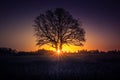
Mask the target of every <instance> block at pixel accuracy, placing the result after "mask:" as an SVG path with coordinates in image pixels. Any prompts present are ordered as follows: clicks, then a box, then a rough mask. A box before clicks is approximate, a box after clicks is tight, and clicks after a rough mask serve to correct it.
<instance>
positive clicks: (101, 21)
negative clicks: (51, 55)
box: [0, 0, 120, 50]
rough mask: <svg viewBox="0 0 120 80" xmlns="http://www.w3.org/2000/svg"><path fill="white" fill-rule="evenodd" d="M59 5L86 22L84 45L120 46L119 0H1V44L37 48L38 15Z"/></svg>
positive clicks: (98, 46) (105, 48)
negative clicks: (36, 22)
mask: <svg viewBox="0 0 120 80" xmlns="http://www.w3.org/2000/svg"><path fill="white" fill-rule="evenodd" d="M58 7H60V8H64V9H66V10H67V11H69V12H70V13H71V14H72V15H73V17H74V18H80V19H81V21H82V22H83V26H82V27H83V28H84V29H85V31H86V43H85V46H84V47H83V49H99V50H112V49H120V36H119V35H120V2H119V1H117V0H94V1H93V0H0V47H11V48H14V49H17V50H35V37H34V36H33V34H34V31H33V27H32V25H34V22H33V21H34V19H35V17H37V16H38V15H39V13H44V12H45V11H47V10H49V9H52V10H54V9H55V8H58Z"/></svg>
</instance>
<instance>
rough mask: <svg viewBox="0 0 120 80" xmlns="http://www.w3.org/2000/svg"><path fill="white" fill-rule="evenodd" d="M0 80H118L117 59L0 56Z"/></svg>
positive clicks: (119, 57) (119, 62)
mask: <svg viewBox="0 0 120 80" xmlns="http://www.w3.org/2000/svg"><path fill="white" fill-rule="evenodd" d="M0 78H1V79H0V80H5V79H7V80H115V79H117V80H119V79H120V55H114V54H64V55H61V56H57V55H40V56H0Z"/></svg>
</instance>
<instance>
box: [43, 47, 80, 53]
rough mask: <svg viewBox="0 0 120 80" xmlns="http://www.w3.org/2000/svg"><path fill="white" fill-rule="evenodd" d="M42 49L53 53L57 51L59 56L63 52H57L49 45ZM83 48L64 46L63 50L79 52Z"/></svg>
mask: <svg viewBox="0 0 120 80" xmlns="http://www.w3.org/2000/svg"><path fill="white" fill-rule="evenodd" d="M41 49H46V50H52V51H55V52H56V53H57V54H60V53H61V51H60V50H57V51H56V49H55V48H52V47H50V46H48V45H44V46H42V47H41ZM81 49H82V47H78V46H73V45H69V46H68V45H63V48H62V52H77V51H79V50H81Z"/></svg>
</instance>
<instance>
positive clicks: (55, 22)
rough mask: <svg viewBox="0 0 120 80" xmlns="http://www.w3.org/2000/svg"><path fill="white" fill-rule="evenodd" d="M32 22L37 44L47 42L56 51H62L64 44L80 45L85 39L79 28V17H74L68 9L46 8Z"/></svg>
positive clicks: (82, 31) (81, 29)
mask: <svg viewBox="0 0 120 80" xmlns="http://www.w3.org/2000/svg"><path fill="white" fill-rule="evenodd" d="M34 22H35V25H34V28H35V35H36V37H37V45H39V46H42V45H45V44H47V45H50V46H52V47H53V48H55V49H56V51H57V50H60V51H62V46H63V45H64V44H66V45H70V44H72V45H75V46H82V45H83V42H84V41H85V31H84V29H83V28H81V26H82V25H81V22H80V21H79V19H74V18H73V17H72V15H71V14H70V13H69V12H68V11H66V10H64V9H62V8H56V9H55V10H54V11H52V10H48V11H46V12H45V14H40V15H39V16H38V17H36V19H35V20H34Z"/></svg>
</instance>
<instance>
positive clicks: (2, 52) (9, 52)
mask: <svg viewBox="0 0 120 80" xmlns="http://www.w3.org/2000/svg"><path fill="white" fill-rule="evenodd" d="M54 53H55V52H53V51H50V50H44V49H41V50H37V51H33V52H25V51H19V52H18V51H16V50H15V49H11V48H5V47H1V48H0V56H29V55H38V56H39V55H52V54H54ZM65 53H70V52H65ZM75 53H76V54H120V50H111V51H107V52H104V51H99V50H89V51H88V50H80V51H78V52H75Z"/></svg>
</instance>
